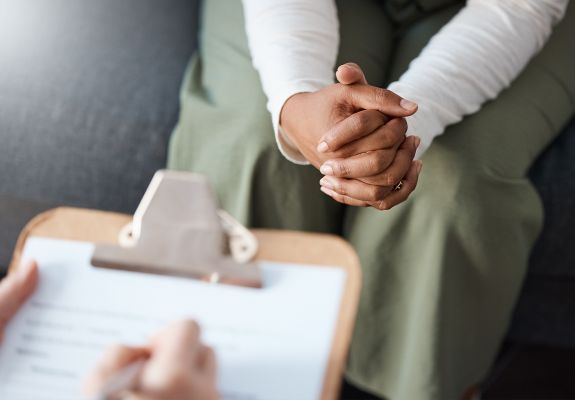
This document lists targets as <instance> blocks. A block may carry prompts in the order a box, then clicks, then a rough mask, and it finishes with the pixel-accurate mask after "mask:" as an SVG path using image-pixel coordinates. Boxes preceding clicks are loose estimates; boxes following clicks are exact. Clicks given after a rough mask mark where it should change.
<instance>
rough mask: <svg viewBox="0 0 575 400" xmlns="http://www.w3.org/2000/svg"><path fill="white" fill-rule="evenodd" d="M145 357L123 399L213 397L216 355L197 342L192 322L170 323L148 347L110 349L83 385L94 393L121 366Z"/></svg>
mask: <svg viewBox="0 0 575 400" xmlns="http://www.w3.org/2000/svg"><path fill="white" fill-rule="evenodd" d="M140 360H146V362H145V364H144V367H143V369H142V371H141V373H140V375H139V376H138V378H137V385H136V389H135V390H132V391H130V392H129V393H127V394H125V395H124V394H122V396H123V397H122V399H126V400H216V399H219V395H218V391H217V388H216V358H215V355H214V352H213V350H212V349H210V348H209V347H206V346H204V345H203V344H202V343H201V341H200V328H199V326H198V324H197V323H196V322H194V321H182V322H178V323H175V324H172V325H170V326H169V327H168V328H167V329H166V330H164V331H163V332H161V333H160V334H159V335H158V336H157V337H156V338H154V339H153V340H152V341H151V343H150V344H149V346H146V347H128V346H116V347H114V348H111V349H110V350H109V351H108V352H107V353H106V355H105V356H104V358H103V359H102V361H101V362H100V364H99V365H98V366H97V368H96V369H95V371H94V372H93V373H92V375H91V376H90V378H89V380H88V381H87V384H86V392H87V393H88V394H89V395H93V394H95V393H98V391H99V390H100V389H101V388H103V387H104V385H105V384H106V382H107V381H108V380H109V379H110V378H111V377H112V376H113V375H114V374H116V373H117V372H119V371H120V370H121V369H123V368H125V367H126V366H128V365H130V364H132V363H134V362H136V361H140Z"/></svg>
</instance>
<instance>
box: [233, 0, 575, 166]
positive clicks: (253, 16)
mask: <svg viewBox="0 0 575 400" xmlns="http://www.w3.org/2000/svg"><path fill="white" fill-rule="evenodd" d="M568 2H569V0H468V1H467V3H466V5H465V7H463V8H462V9H461V11H460V12H459V13H458V14H457V15H456V16H455V17H454V18H453V19H452V20H451V21H450V22H449V23H447V24H446V25H445V26H444V27H443V28H442V29H441V30H440V31H439V32H438V33H437V34H436V35H435V36H433V38H432V39H431V40H430V42H429V43H428V44H427V46H426V47H425V48H424V49H423V51H422V52H421V54H420V55H419V56H418V57H417V58H415V59H414V60H413V61H412V62H411V64H410V66H409V68H408V70H407V71H406V72H405V73H404V74H403V75H402V76H401V77H400V78H399V80H398V81H396V82H393V83H391V84H390V85H389V87H388V89H389V90H392V91H394V92H396V93H397V94H399V95H400V96H402V97H404V98H406V99H408V100H412V101H415V102H417V103H418V105H419V109H418V111H417V113H416V114H414V115H413V116H410V117H408V118H407V122H408V134H416V135H418V136H420V137H421V145H420V148H419V150H418V154H417V157H421V155H422V154H423V153H424V152H425V150H427V148H428V147H429V146H430V145H431V142H432V141H433V138H434V137H436V136H438V135H440V134H442V133H443V131H444V130H445V128H446V127H447V126H448V125H451V124H454V123H457V122H459V121H460V120H461V119H462V118H463V117H464V116H465V115H468V114H472V113H475V112H477V111H478V110H479V109H480V108H481V105H482V104H483V103H484V102H486V101H487V100H490V99H493V98H495V97H497V95H498V94H499V93H500V92H501V91H502V90H503V89H504V88H506V87H507V86H509V84H510V83H511V82H512V81H513V80H514V79H515V78H516V77H517V75H518V74H519V73H520V72H521V70H522V69H523V68H524V67H525V66H526V65H527V63H528V61H529V60H530V59H531V58H532V57H533V55H535V54H536V53H537V52H538V51H539V50H540V49H541V48H542V47H543V45H544V44H545V42H546V41H547V39H548V38H549V35H550V34H551V30H552V28H553V26H554V25H555V24H556V23H557V22H558V21H560V20H561V18H562V17H563V15H564V13H565V9H566V7H567V4H568ZM243 5H244V14H245V20H246V31H247V36H248V43H249V48H250V52H251V55H252V59H253V64H254V66H255V68H256V69H257V70H258V72H259V74H260V78H261V81H262V85H263V90H264V92H265V94H266V96H267V97H268V110H269V111H270V113H271V117H272V122H273V125H274V130H275V133H276V138H277V141H278V145H279V148H280V151H281V152H282V154H284V156H286V157H287V158H288V159H289V160H291V161H293V162H295V163H299V164H307V161H306V160H305V158H304V157H303V156H302V155H301V153H299V152H298V151H297V149H296V148H295V147H294V146H293V145H292V144H291V143H290V142H289V139H288V138H287V137H286V136H284V135H283V134H281V132H280V131H281V128H280V126H279V116H280V112H281V109H282V107H283V105H284V103H285V101H286V100H287V99H288V98H289V97H291V96H292V95H294V94H296V93H300V92H314V91H316V90H319V89H321V88H323V87H325V86H327V85H329V84H332V83H333V82H334V81H333V79H334V78H333V76H334V68H335V62H336V57H337V50H338V45H339V29H338V28H339V27H338V19H337V10H336V6H335V3H334V1H333V0H243ZM350 61H353V60H350Z"/></svg>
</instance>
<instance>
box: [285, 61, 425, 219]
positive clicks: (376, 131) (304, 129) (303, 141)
mask: <svg viewBox="0 0 575 400" xmlns="http://www.w3.org/2000/svg"><path fill="white" fill-rule="evenodd" d="M336 76H337V79H338V82H339V83H336V84H334V85H330V86H328V87H326V88H324V89H321V90H319V91H317V92H314V93H298V94H296V95H294V96H292V97H291V98H289V99H288V100H287V102H286V104H285V105H284V108H283V109H282V112H281V116H280V123H281V125H282V128H283V130H284V132H285V133H286V134H287V135H288V137H289V139H290V140H291V141H292V143H294V144H295V146H296V147H297V148H298V150H299V151H300V152H301V153H302V154H303V155H304V157H306V159H308V160H309V161H310V163H311V164H312V165H313V166H315V167H316V168H318V169H319V170H320V172H321V173H322V174H324V175H325V176H324V178H322V180H321V181H320V185H321V188H320V189H321V190H322V192H324V193H325V194H327V195H329V196H331V197H332V198H333V199H334V200H336V201H339V202H340V203H343V204H347V205H352V206H362V207H367V206H371V207H375V208H377V209H380V210H387V209H390V208H391V207H393V206H395V205H396V204H399V203H401V202H403V201H405V200H406V199H407V198H408V196H409V195H410V194H411V193H412V192H413V190H414V189H415V187H416V185H417V178H418V176H419V173H420V171H421V162H420V161H413V158H414V156H415V151H416V150H417V147H418V146H419V142H420V139H419V138H418V137H416V136H410V137H407V138H406V137H405V133H406V131H407V123H406V122H405V119H404V117H407V116H409V115H412V114H413V113H415V112H416V111H417V105H416V104H415V103H412V102H410V101H407V100H405V99H402V98H401V97H399V96H398V95H396V94H395V93H393V92H390V91H388V90H385V89H380V88H377V87H374V86H370V85H368V84H367V81H366V79H365V76H364V74H363V72H362V70H361V68H360V67H359V66H358V65H356V64H353V63H348V64H344V65H342V66H340V67H339V68H338V71H337V73H336ZM400 181H403V184H402V188H401V190H398V191H393V188H394V187H395V186H396V185H397V184H398V183H399V182H400Z"/></svg>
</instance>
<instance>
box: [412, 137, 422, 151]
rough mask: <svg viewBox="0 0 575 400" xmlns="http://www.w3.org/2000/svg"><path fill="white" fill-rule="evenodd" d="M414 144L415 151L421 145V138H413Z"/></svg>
mask: <svg viewBox="0 0 575 400" xmlns="http://www.w3.org/2000/svg"><path fill="white" fill-rule="evenodd" d="M414 143H415V148H416V149H417V148H418V147H419V144H420V143H421V138H420V137H419V136H415V139H414Z"/></svg>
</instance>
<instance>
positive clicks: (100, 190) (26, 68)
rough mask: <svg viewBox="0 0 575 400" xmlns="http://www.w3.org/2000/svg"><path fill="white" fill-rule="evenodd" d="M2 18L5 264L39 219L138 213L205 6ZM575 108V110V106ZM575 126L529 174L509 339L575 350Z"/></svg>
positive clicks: (74, 10) (130, 2)
mask: <svg viewBox="0 0 575 400" xmlns="http://www.w3.org/2000/svg"><path fill="white" fill-rule="evenodd" d="M2 7H4V8H2V9H1V10H0V11H1V12H2V14H0V266H6V265H7V264H8V261H9V259H10V254H11V250H12V246H13V244H14V242H15V238H16V236H17V234H18V231H19V230H20V228H21V227H22V226H23V224H24V223H25V222H26V221H27V220H28V219H29V218H30V217H32V216H33V215H34V214H35V213H37V212H39V211H41V210H44V209H46V208H49V207H52V206H54V205H60V204H66V205H74V206H83V207H93V208H100V209H107V210H115V211H123V212H133V211H134V209H135V207H136V205H137V203H138V201H139V199H140V197H141V195H142V193H143V192H144V190H145V188H146V186H147V184H148V182H149V180H150V178H151V176H152V174H153V172H154V171H155V170H157V169H159V168H162V167H163V166H164V165H165V154H166V146H167V142H168V138H169V135H170V133H171V129H172V127H173V126H174V124H175V122H176V118H177V113H178V90H179V85H180V81H181V77H182V74H183V71H184V68H185V66H186V63H187V61H188V59H189V57H190V55H191V54H192V53H193V51H194V48H195V44H196V40H195V38H196V31H197V19H196V17H197V2H195V1H187V0H161V1H160V0H98V1H93V0H4V1H3V2H2ZM574 109H575V105H574ZM574 159H575V123H572V124H571V125H570V126H569V127H567V129H566V130H565V132H564V133H563V134H562V135H561V137H560V138H559V139H558V140H557V141H556V142H555V143H554V144H553V145H552V147H551V148H549V149H548V150H547V151H546V152H545V154H543V155H542V157H541V158H540V160H539V161H538V162H537V164H536V165H535V167H534V168H533V170H532V178H533V180H534V182H535V183H536V185H537V187H538V189H539V191H540V193H541V196H542V198H543V200H544V203H545V208H546V223H545V229H544V232H543V235H542V237H541V239H540V240H539V242H538V244H537V246H536V248H535V251H534V253H533V257H532V263H531V267H530V273H529V276H528V278H527V280H526V282H525V288H524V291H523V295H522V297H521V299H520V301H519V304H518V306H517V311H516V314H515V318H514V321H513V325H512V327H511V329H510V333H509V340H510V341H511V342H535V343H545V344H551V345H558V346H567V347H575V317H574V316H575V213H574V212H573V210H574V208H575V199H574V198H573V193H575V180H574V179H573V176H574V173H575V163H574V161H573V160H574Z"/></svg>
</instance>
